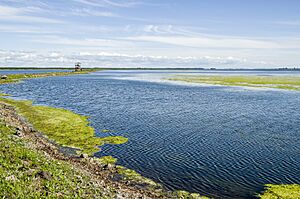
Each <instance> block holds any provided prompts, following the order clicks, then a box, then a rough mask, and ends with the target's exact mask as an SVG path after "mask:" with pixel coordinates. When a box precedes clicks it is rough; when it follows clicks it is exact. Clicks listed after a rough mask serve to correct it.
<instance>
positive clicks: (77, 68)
mask: <svg viewBox="0 0 300 199" xmlns="http://www.w3.org/2000/svg"><path fill="white" fill-rule="evenodd" d="M77 71H82V68H81V63H80V62H76V63H75V72H77Z"/></svg>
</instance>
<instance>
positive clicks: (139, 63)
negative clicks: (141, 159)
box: [0, 50, 267, 68]
mask: <svg viewBox="0 0 300 199" xmlns="http://www.w3.org/2000/svg"><path fill="white" fill-rule="evenodd" d="M76 61H81V62H82V63H83V65H84V66H85V67H154V68H155V67H156V68H159V67H186V68H191V67H206V68H207V67H220V68H226V67H230V68H235V67H240V66H241V65H243V66H245V65H248V66H256V67H262V66H265V65H264V64H267V63H257V62H248V61H247V60H246V59H239V58H234V57H210V56H203V57H191V56H190V57H167V56H144V55H138V54H137V55H128V54H120V53H109V52H89V51H83V52H80V53H69V54H65V53H63V52H58V51H56V52H46V53H41V52H39V53H38V52H34V51H7V50H0V65H1V66H24V67H26V66H45V67H46V66H48V67H49V66H50V67H51V66H53V67H72V66H73V64H74V62H76Z"/></svg>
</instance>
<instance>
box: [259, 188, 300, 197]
mask: <svg viewBox="0 0 300 199" xmlns="http://www.w3.org/2000/svg"><path fill="white" fill-rule="evenodd" d="M266 187H267V190H266V191H265V192H264V193H263V194H261V195H259V197H260V198H261V199H277V198H286V199H297V198H298V199H299V198H300V185H297V184H291V185H272V184H268V185H266Z"/></svg>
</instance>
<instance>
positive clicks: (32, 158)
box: [0, 121, 115, 198]
mask: <svg viewBox="0 0 300 199" xmlns="http://www.w3.org/2000/svg"><path fill="white" fill-rule="evenodd" d="M0 132H1V133H0V198H94V197H99V198H101V196H102V193H103V189H102V188H101V187H100V186H98V185H97V184H96V183H90V182H92V179H91V177H90V176H87V175H84V174H83V173H82V172H80V171H77V169H75V168H74V167H72V165H70V164H68V163H66V162H63V161H58V160H54V159H51V158H50V159H49V157H46V156H45V155H44V154H43V153H42V152H39V151H36V150H35V149H32V148H30V145H28V143H27V142H25V140H23V139H20V138H18V137H16V136H14V133H15V131H13V130H11V129H10V128H9V127H7V126H6V125H4V124H3V123H2V122H1V121H0ZM40 172H47V174H48V178H43V177H40V175H39V174H40ZM111 193H112V195H111V196H110V197H111V198H114V197H115V196H114V195H115V194H114V192H113V191H111ZM106 194H108V193H107V192H106ZM102 197H103V196H102ZM110 197H107V198H110Z"/></svg>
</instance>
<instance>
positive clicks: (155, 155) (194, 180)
mask: <svg viewBox="0 0 300 199" xmlns="http://www.w3.org/2000/svg"><path fill="white" fill-rule="evenodd" d="M195 73H197V74H207V75H210V74H249V75H299V72H295V73H292V72H285V71H282V72H280V71H273V72H272V71H236V72H234V71H223V72H222V71H101V72H95V73H92V74H87V75H77V76H67V77H47V78H42V79H31V80H26V81H24V83H21V84H10V85H0V90H1V91H3V92H4V93H8V94H12V96H13V97H14V98H17V99H30V100H33V101H34V102H35V103H36V104H42V105H49V106H54V107H61V108H66V109H69V110H72V111H74V112H76V113H79V114H83V115H88V116H90V118H89V120H90V122H91V125H92V126H93V127H94V128H95V129H96V131H97V136H107V135H122V136H125V137H128V138H129V141H128V143H126V144H124V145H117V146H116V145H106V146H104V147H101V151H100V152H98V153H96V154H95V156H102V155H112V156H114V157H116V158H118V164H120V165H123V166H126V167H128V168H131V169H134V170H136V171H138V172H139V173H141V174H142V175H144V176H146V177H149V178H151V179H153V180H154V181H156V182H159V183H161V184H163V185H164V186H165V187H167V188H168V189H170V190H176V189H180V190H187V191H190V192H197V193H200V194H202V195H206V196H211V197H215V198H253V197H254V195H255V194H256V193H258V192H260V191H262V190H263V188H264V187H263V186H264V184H268V183H272V184H281V183H287V184H291V183H297V184H300V175H299V173H300V166H299V165H300V92H297V91H285V90H276V89H248V88H240V87H226V86H210V85H199V86H198V85H195V84H191V85H190V84H187V83H178V82H176V83H173V82H170V81H167V80H161V78H164V77H167V76H168V75H174V74H195ZM104 129H109V130H111V132H109V133H102V132H101V130H104Z"/></svg>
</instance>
